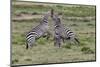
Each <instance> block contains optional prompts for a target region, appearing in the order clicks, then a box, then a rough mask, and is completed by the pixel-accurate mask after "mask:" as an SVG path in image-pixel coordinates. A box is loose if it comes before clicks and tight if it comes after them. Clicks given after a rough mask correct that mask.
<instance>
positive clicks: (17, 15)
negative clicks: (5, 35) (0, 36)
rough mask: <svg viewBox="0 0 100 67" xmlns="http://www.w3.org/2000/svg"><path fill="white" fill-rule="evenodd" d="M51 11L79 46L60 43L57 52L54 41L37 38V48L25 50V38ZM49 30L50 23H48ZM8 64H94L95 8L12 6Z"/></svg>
mask: <svg viewBox="0 0 100 67" xmlns="http://www.w3.org/2000/svg"><path fill="white" fill-rule="evenodd" d="M51 8H53V9H55V11H57V12H58V13H59V14H60V15H61V18H62V23H63V24H64V25H66V26H68V27H70V28H71V29H72V30H73V31H74V32H75V33H76V35H77V37H78V38H79V41H80V42H81V43H80V45H79V46H78V45H75V44H74V45H70V46H69V45H68V43H64V44H63V45H62V47H61V48H57V47H55V46H54V44H53V43H54V41H53V40H52V39H53V37H51V39H50V40H46V39H45V38H40V39H39V40H37V41H36V44H37V46H34V47H32V48H31V49H29V50H26V49H25V34H26V32H28V31H29V30H31V28H32V27H35V26H36V25H38V24H39V22H40V20H41V19H42V16H43V14H45V13H46V12H47V11H48V10H50V9H51ZM49 21H50V24H51V28H52V20H51V19H49ZM11 24H12V34H11V37H12V64H13V65H23V64H47V63H61V62H77V61H94V60H96V59H95V49H96V47H95V37H96V35H95V34H96V32H95V26H96V21H95V6H89V5H86V6H85V5H64V4H62V5H61V4H49V3H45V4H43V3H33V2H20V1H13V2H12V22H11ZM51 31H52V30H51Z"/></svg>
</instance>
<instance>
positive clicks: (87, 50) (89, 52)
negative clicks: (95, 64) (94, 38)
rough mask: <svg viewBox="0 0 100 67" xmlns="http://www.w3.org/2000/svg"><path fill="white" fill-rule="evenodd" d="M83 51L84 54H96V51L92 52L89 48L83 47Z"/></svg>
mask: <svg viewBox="0 0 100 67" xmlns="http://www.w3.org/2000/svg"><path fill="white" fill-rule="evenodd" d="M81 51H82V52H83V53H85V54H92V53H94V51H93V50H91V49H90V48H89V47H83V48H82V49H81Z"/></svg>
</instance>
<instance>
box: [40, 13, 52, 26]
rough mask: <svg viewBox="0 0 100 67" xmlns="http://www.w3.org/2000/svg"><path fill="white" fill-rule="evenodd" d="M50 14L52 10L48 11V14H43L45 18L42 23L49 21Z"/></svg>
mask: <svg viewBox="0 0 100 67" xmlns="http://www.w3.org/2000/svg"><path fill="white" fill-rule="evenodd" d="M49 16H51V14H50V11H48V12H47V13H46V14H44V16H43V19H42V22H41V23H43V24H44V23H46V24H47V23H48V18H49Z"/></svg>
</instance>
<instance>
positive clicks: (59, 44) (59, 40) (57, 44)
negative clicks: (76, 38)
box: [54, 37, 61, 48]
mask: <svg viewBox="0 0 100 67" xmlns="http://www.w3.org/2000/svg"><path fill="white" fill-rule="evenodd" d="M54 46H58V47H59V48H60V47H61V38H60V37H55V38H54Z"/></svg>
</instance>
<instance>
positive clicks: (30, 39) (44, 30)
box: [26, 13, 50, 49]
mask: <svg viewBox="0 0 100 67" xmlns="http://www.w3.org/2000/svg"><path fill="white" fill-rule="evenodd" d="M49 16H50V13H47V14H45V15H44V17H43V19H42V20H41V22H40V24H39V25H37V26H36V27H35V28H33V29H32V30H30V31H29V32H28V33H27V34H26V49H28V48H29V47H32V46H33V44H34V45H35V40H36V39H38V38H40V37H42V36H45V34H47V39H48V38H49V32H48V29H49V26H48V17H49Z"/></svg>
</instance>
